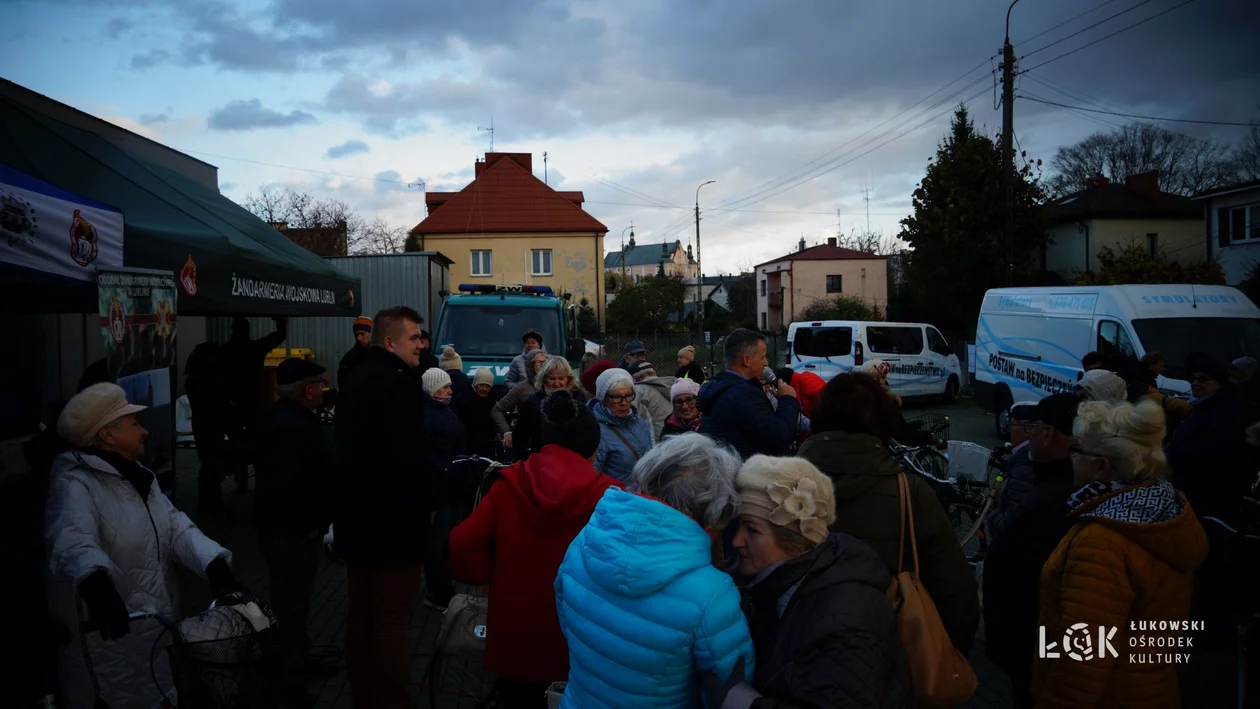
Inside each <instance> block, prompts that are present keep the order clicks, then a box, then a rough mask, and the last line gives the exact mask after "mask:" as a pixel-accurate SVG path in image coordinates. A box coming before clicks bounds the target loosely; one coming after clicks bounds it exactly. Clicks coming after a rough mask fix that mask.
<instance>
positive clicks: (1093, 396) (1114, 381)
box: [1076, 369, 1129, 404]
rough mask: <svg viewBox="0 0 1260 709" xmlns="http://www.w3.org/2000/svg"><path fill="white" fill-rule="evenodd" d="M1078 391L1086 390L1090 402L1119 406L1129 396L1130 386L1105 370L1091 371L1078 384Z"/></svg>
mask: <svg viewBox="0 0 1260 709" xmlns="http://www.w3.org/2000/svg"><path fill="white" fill-rule="evenodd" d="M1076 388H1077V389H1082V390H1084V392H1085V394H1086V395H1087V396H1088V397H1089V400H1090V401H1105V402H1107V403H1108V404H1119V403H1120V402H1122V401H1124V400H1125V398H1126V397H1128V395H1129V385H1127V384H1125V383H1124V380H1123V379H1121V378H1120V377H1118V376H1116V374H1115V373H1114V372H1109V371H1107V370H1105V369H1091V370H1089V371H1088V372H1086V373H1085V375H1084V376H1082V377H1081V380H1080V381H1079V382H1077V383H1076Z"/></svg>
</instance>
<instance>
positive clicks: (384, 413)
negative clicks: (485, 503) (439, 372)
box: [333, 347, 440, 566]
mask: <svg viewBox="0 0 1260 709" xmlns="http://www.w3.org/2000/svg"><path fill="white" fill-rule="evenodd" d="M336 434H337V435H336V440H337V452H336V460H337V464H336V465H337V467H336V472H335V477H336V485H335V488H336V490H337V508H338V509H337V510H336V511H335V513H334V516H333V518H334V524H335V525H336V527H335V529H336V535H337V538H336V548H337V553H338V554H339V555H340V556H341V557H342V558H343V559H345V560H346V562H347V563H350V564H362V565H376V566H402V565H412V564H419V563H420V562H421V561H422V560H423V558H424V556H425V548H426V544H427V540H428V534H429V526H430V523H429V515H430V513H431V512H432V511H433V510H434V509H436V506H437V502H438V500H439V499H440V498H439V497H438V495H439V493H440V490H438V479H437V476H435V475H434V474H433V471H432V470H431V469H430V467H429V458H428V450H429V434H428V431H427V429H426V428H425V424H424V390H423V389H422V388H421V384H420V377H417V376H415V375H413V374H412V373H411V371H410V369H409V368H408V367H407V365H406V364H405V363H404V362H403V361H402V360H401V359H399V358H398V357H397V356H396V355H394V354H393V353H391V352H389V351H387V350H385V349H382V348H380V347H373V348H372V350H371V352H369V353H368V357H367V359H366V360H365V361H364V362H363V363H362V364H360V365H359V367H358V368H357V369H356V370H355V373H354V386H353V387H352V388H351V389H350V391H348V392H346V393H345V395H344V396H342V397H340V401H339V402H338V404H337V429H336Z"/></svg>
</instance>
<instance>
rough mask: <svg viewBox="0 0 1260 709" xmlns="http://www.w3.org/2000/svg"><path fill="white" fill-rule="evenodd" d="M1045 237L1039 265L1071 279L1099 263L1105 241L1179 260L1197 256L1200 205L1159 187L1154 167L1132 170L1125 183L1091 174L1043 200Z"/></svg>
mask: <svg viewBox="0 0 1260 709" xmlns="http://www.w3.org/2000/svg"><path fill="white" fill-rule="evenodd" d="M1046 217H1047V221H1048V228H1049V237H1050V242H1051V243H1049V244H1047V245H1046V249H1045V256H1044V258H1043V260H1042V267H1043V270H1044V271H1049V272H1053V273H1055V274H1057V275H1058V276H1060V277H1062V278H1064V279H1070V278H1072V277H1073V276H1076V275H1078V274H1080V273H1082V272H1085V271H1093V270H1096V269H1097V268H1098V252H1099V251H1100V250H1101V249H1102V248H1104V247H1111V249H1112V250H1113V251H1119V250H1120V249H1122V248H1124V247H1125V246H1126V245H1128V244H1129V243H1137V244H1139V245H1141V246H1142V248H1143V249H1145V250H1146V252H1147V253H1148V254H1150V255H1152V256H1153V255H1156V254H1163V255H1164V256H1166V257H1167V258H1169V259H1171V260H1174V261H1179V262H1182V263H1187V262H1193V261H1202V260H1203V259H1204V258H1205V256H1206V254H1207V252H1206V250H1205V246H1204V243H1203V207H1202V206H1201V205H1199V204H1196V203H1195V202H1194V201H1193V200H1191V199H1190V198H1189V197H1183V196H1181V195H1176V194H1172V193H1169V192H1161V191H1160V189H1159V173H1158V172H1154V171H1152V172H1144V173H1142V174H1140V175H1132V176H1130V177H1129V178H1128V179H1126V180H1125V181H1124V184H1118V183H1113V182H1111V181H1110V180H1108V179H1107V178H1105V177H1095V178H1093V179H1092V180H1090V181H1089V183H1088V184H1087V185H1086V187H1085V189H1083V190H1080V191H1079V192H1073V193H1072V194H1070V195H1066V196H1064V197H1060V198H1059V199H1056V200H1054V201H1052V202H1050V203H1049V204H1048V205H1046Z"/></svg>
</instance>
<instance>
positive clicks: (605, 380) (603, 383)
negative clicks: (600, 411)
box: [595, 369, 634, 402]
mask: <svg viewBox="0 0 1260 709" xmlns="http://www.w3.org/2000/svg"><path fill="white" fill-rule="evenodd" d="M623 386H628V387H631V388H633V387H634V378H633V377H631V376H630V373H629V372H627V371H626V370H624V369H609V370H606V371H605V372H604V373H603V374H601V375H599V379H596V380H595V400H596V401H599V402H603V401H604V397H606V396H608V392H610V391H612V390H613V389H619V388H621V387H623Z"/></svg>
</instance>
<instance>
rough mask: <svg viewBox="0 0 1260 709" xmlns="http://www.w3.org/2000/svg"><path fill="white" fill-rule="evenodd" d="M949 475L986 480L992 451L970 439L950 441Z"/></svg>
mask: <svg viewBox="0 0 1260 709" xmlns="http://www.w3.org/2000/svg"><path fill="white" fill-rule="evenodd" d="M948 454H949V477H951V478H955V479H956V478H960V477H964V476H965V477H967V478H968V479H969V480H975V481H982V480H986V479H987V477H988V475H987V473H988V469H989V456H990V455H992V451H990V450H989V449H988V448H985V447H984V446H982V445H979V444H978V443H972V442H970V441H950V442H949V447H948Z"/></svg>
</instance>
